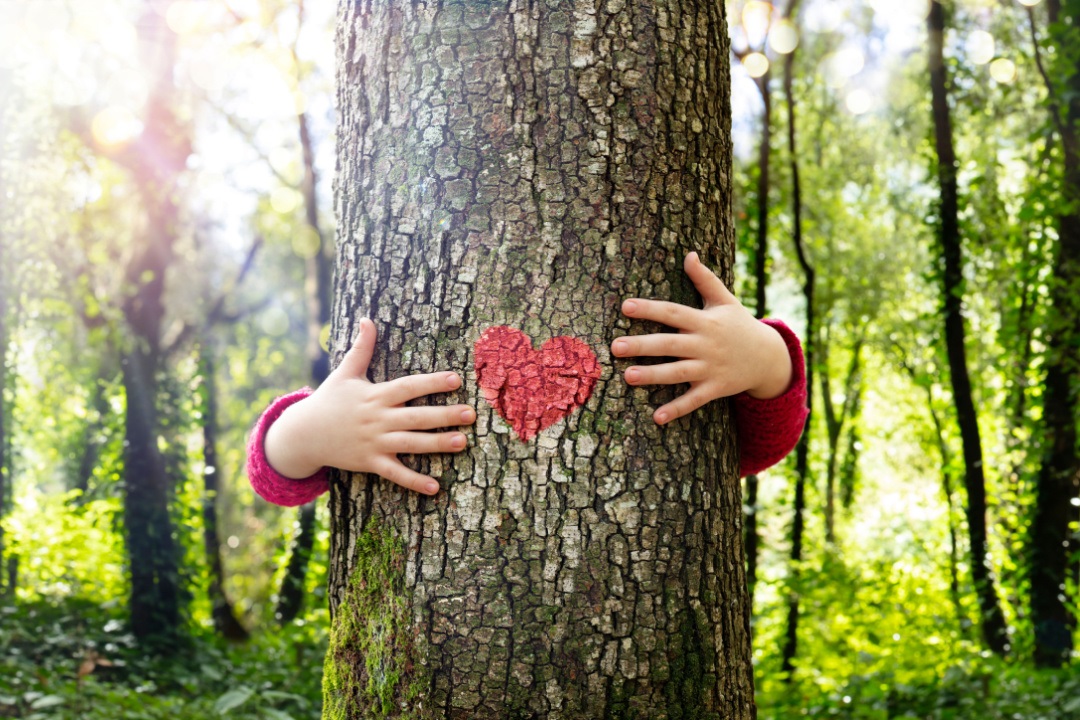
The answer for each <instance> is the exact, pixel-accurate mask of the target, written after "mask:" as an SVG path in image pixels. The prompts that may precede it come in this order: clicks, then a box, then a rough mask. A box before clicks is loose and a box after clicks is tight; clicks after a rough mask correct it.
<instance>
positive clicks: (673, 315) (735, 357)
mask: <svg viewBox="0 0 1080 720" xmlns="http://www.w3.org/2000/svg"><path fill="white" fill-rule="evenodd" d="M683 269H684V270H686V274H687V275H689V276H690V279H691V280H692V281H693V283H694V286H695V287H697V289H698V292H699V293H701V297H702V299H703V300H704V301H705V309H703V310H697V309H695V308H691V307H687V306H685V305H679V304H677V303H670V302H663V301H659V300H638V299H632V300H626V301H625V302H623V306H622V311H623V314H624V315H627V316H629V317H632V318H635V319H640V320H653V321H656V322H659V323H663V324H664V325H670V326H672V327H676V328H678V329H679V333H678V334H673V333H661V334H656V335H634V336H629V337H621V338H617V339H616V340H615V341H614V342H613V343H612V344H611V352H612V354H614V355H615V356H616V357H636V356H640V355H648V356H654V357H663V356H668V357H678V358H684V359H682V360H677V361H675V362H669V363H662V364H660V365H634V366H633V367H630V368H627V370H626V373H625V377H626V382H627V383H629V384H630V385H674V384H678V383H689V384H690V389H689V390H688V391H686V392H685V393H684V394H683V395H681V396H680V397H678V398H676V399H675V400H673V401H672V402H670V403H668V404H667V405H664V406H663V407H661V408H659V409H657V410H656V412H655V413H653V419H654V420H655V421H656V423H657V424H658V425H663V424H665V423H668V422H671V421H672V420H674V419H675V418H679V417H682V416H683V415H687V414H689V413H691V412H693V411H694V410H697V409H698V408H699V407H701V406H702V405H704V404H705V403H707V402H709V401H710V400H715V399H716V398H722V397H728V396H729V395H737V394H739V393H741V392H744V391H745V392H747V393H749V394H750V395H751V396H752V397H755V398H759V399H768V398H774V397H777V396H779V395H782V394H783V393H784V392H785V391H786V390H787V389H788V386H789V385H790V384H791V375H792V368H791V356H790V355H789V354H788V349H787V345H786V344H785V343H784V340H783V338H782V337H780V334H779V333H778V332H777V331H776V330H774V329H772V328H771V327H769V326H768V325H766V324H764V323H761V322H758V321H757V320H756V319H754V316H753V315H751V314H750V312H749V311H748V310H747V309H746V308H744V307H743V306H742V304H741V303H740V302H739V301H738V300H736V299H735V296H734V295H732V294H731V293H730V292H729V291H728V289H727V288H726V287H724V283H723V282H722V281H721V280H720V278H718V277H716V275H714V274H713V273H712V271H711V270H709V269H708V268H707V267H705V266H704V265H702V264H701V260H699V259H698V256H697V253H690V254H689V255H687V256H686V260H685V261H684V262H683Z"/></svg>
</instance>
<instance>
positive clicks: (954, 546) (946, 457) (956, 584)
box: [926, 385, 971, 635]
mask: <svg viewBox="0 0 1080 720" xmlns="http://www.w3.org/2000/svg"><path fill="white" fill-rule="evenodd" d="M926 407H927V408H928V409H929V411H930V419H931V420H932V421H933V423H934V433H935V435H936V437H937V451H938V456H939V457H940V459H941V492H942V494H943V495H944V496H945V507H946V510H947V512H948V519H949V597H950V598H951V599H952V602H953V607H955V608H956V618H957V620H958V621H959V624H960V631H961V632H962V633H964V634H965V635H966V634H967V632H966V630H967V628H969V627H970V626H971V620H970V618H968V616H967V613H965V612H964V606H963V604H962V603H961V602H960V570H959V567H960V560H959V558H960V552H959V549H958V542H957V533H956V519H955V515H954V513H953V476H952V458H951V453H950V452H949V445H948V443H947V442H945V430H944V428H943V427H942V425H941V419H940V418H939V417H938V414H937V410H936V409H934V396H933V393H931V391H930V386H929V385H927V386H926Z"/></svg>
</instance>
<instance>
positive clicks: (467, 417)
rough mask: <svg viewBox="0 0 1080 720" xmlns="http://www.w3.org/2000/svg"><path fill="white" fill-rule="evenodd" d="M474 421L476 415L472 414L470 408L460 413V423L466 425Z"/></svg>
mask: <svg viewBox="0 0 1080 720" xmlns="http://www.w3.org/2000/svg"><path fill="white" fill-rule="evenodd" d="M475 419H476V415H475V414H474V413H473V411H472V409H471V408H470V409H468V410H462V411H461V422H463V423H466V424H467V423H471V422H472V421H473V420H475Z"/></svg>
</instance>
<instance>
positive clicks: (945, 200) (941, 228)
mask: <svg viewBox="0 0 1080 720" xmlns="http://www.w3.org/2000/svg"><path fill="white" fill-rule="evenodd" d="M927 23H928V29H929V36H930V38H929V39H930V43H929V44H930V62H929V64H930V88H931V93H932V102H933V114H934V144H935V147H936V150H937V160H938V162H937V170H938V182H939V184H940V186H941V200H940V203H939V209H938V214H939V217H938V227H937V233H938V242H939V244H940V248H941V253H942V256H943V257H944V260H945V263H944V271H943V273H942V296H943V298H944V300H943V305H944V314H945V349H946V352H947V354H948V358H949V377H950V379H951V381H952V391H953V402H954V403H955V405H956V420H957V424H958V425H959V426H960V439H961V443H962V445H963V450H964V453H963V454H964V485H965V487H966V488H967V506H966V509H967V522H968V539H969V543H970V547H971V577H972V580H973V582H974V584H975V592H976V593H977V595H978V597H979V619H980V622H981V625H982V634H983V640H984V641H985V642H986V646H987V647H988V648H990V649H991V650H993V651H994V652H995V653H997V654H998V655H1004V654H1005V652H1006V644H1007V643H1008V636H1007V635H1006V632H1005V617H1004V615H1003V614H1002V612H1001V603H1000V602H999V601H998V596H997V589H996V588H995V587H994V579H993V577H992V574H991V571H990V557H989V555H988V551H987V546H986V478H985V475H984V473H983V454H982V439H981V438H980V436H979V421H978V415H977V414H976V412H975V403H974V401H973V400H972V396H971V379H970V377H969V376H968V367H967V349H966V347H965V330H964V316H963V296H964V288H963V248H962V243H961V238H960V221H959V212H960V209H959V208H960V199H959V191H958V188H957V181H956V151H955V149H954V147H953V135H952V119H951V116H950V112H949V93H948V73H947V70H946V67H945V55H944V42H945V9H944V7H943V6H942V4H941V3H940V2H939V1H938V0H934V1H933V2H931V4H930V15H929V19H928V20H927Z"/></svg>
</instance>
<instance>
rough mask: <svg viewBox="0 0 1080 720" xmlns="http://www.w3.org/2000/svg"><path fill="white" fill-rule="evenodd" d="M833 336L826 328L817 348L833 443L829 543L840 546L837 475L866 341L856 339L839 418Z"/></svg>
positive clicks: (828, 464)
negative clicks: (832, 360)
mask: <svg viewBox="0 0 1080 720" xmlns="http://www.w3.org/2000/svg"><path fill="white" fill-rule="evenodd" d="M830 335H831V333H829V332H828V330H827V329H826V331H825V333H824V339H823V342H822V343H821V345H820V347H818V348H817V350H818V353H819V354H820V356H821V404H822V407H823V409H824V410H825V431H826V436H827V439H828V443H829V455H828V460H827V462H826V465H825V542H826V543H828V544H829V545H834V544H835V543H836V493H837V474H838V472H839V471H840V470H841V468H840V453H841V449H840V437H841V435H842V434H843V432H844V425H845V424H846V423H847V422H848V420H849V417H850V415H851V412H852V410H853V409H854V405H855V398H856V397H857V396H856V394H855V393H856V385H857V383H858V380H859V360H860V356H861V354H862V344H863V338H862V337H861V336H860V337H858V338H856V340H855V344H854V346H853V347H852V349H851V365H849V366H848V371H847V376H846V377H845V378H844V403H843V405H841V406H840V414H839V415H837V412H836V406H835V405H834V403H833V401H832V383H831V382H830V375H829V373H830V368H829V352H830V351H831V350H832V338H831V337H830Z"/></svg>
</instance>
